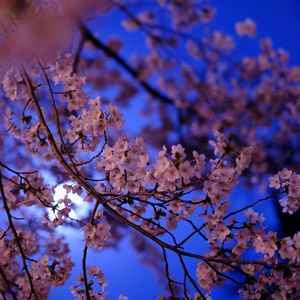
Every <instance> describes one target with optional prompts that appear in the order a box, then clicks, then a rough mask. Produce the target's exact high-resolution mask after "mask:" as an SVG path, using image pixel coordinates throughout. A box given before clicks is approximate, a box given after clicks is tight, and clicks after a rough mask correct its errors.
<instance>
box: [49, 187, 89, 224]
mask: <svg viewBox="0 0 300 300" xmlns="http://www.w3.org/2000/svg"><path fill="white" fill-rule="evenodd" d="M64 185H69V186H72V185H74V183H73V182H71V181H68V182H64V183H61V184H59V185H58V186H57V187H56V188H55V189H54V197H53V198H54V202H55V204H58V202H59V200H61V199H64V198H65V197H66V195H68V199H70V200H71V202H72V206H71V212H70V213H69V216H70V217H71V218H73V219H77V220H80V219H82V218H84V217H85V216H86V215H87V213H88V211H89V203H87V202H86V201H84V200H83V198H82V197H81V196H79V195H78V194H74V193H72V192H69V193H67V191H66V190H65V188H64ZM64 207H65V205H64V203H59V204H58V208H59V209H63V208H64ZM48 211H49V218H50V220H54V219H55V214H56V213H54V212H53V211H52V209H49V210H48Z"/></svg>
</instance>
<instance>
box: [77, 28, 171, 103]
mask: <svg viewBox="0 0 300 300" xmlns="http://www.w3.org/2000/svg"><path fill="white" fill-rule="evenodd" d="M80 30H81V33H82V35H83V36H84V37H85V39H86V40H88V41H90V42H91V43H92V44H93V45H94V46H95V47H96V48H98V49H100V50H102V51H103V52H104V53H105V54H106V55H107V56H108V57H110V58H112V59H113V60H114V61H115V62H117V63H118V64H119V65H120V66H121V67H122V68H123V69H125V70H126V71H127V72H128V73H129V74H130V75H131V76H132V77H133V78H135V79H136V80H137V82H138V83H139V84H140V86H141V87H143V88H144V89H145V90H146V91H147V92H148V93H149V94H150V95H151V96H153V97H155V98H157V99H159V100H161V101H162V102H163V103H166V104H173V103H174V101H173V100H172V99H171V98H169V97H168V96H166V95H164V94H162V93H161V92H160V91H158V90H157V89H156V88H155V87H153V86H152V85H151V84H150V83H148V82H147V81H146V80H142V79H140V78H139V73H138V71H136V70H135V69H134V68H133V67H132V66H130V65H129V64H128V63H127V62H126V61H125V59H123V58H122V57H121V56H120V55H119V54H118V53H117V52H115V51H114V50H112V49H111V48H109V47H108V46H107V45H105V44H104V43H103V42H102V41H101V40H100V39H97V38H96V37H95V36H94V35H93V34H92V33H91V32H90V31H89V30H88V28H86V27H85V26H84V24H82V23H81V24H80Z"/></svg>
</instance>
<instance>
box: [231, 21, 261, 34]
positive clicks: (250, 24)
mask: <svg viewBox="0 0 300 300" xmlns="http://www.w3.org/2000/svg"><path fill="white" fill-rule="evenodd" d="M235 30H236V32H237V34H238V35H240V36H248V37H253V36H255V35H256V24H255V22H254V21H253V20H251V19H249V18H247V19H245V20H244V21H241V22H237V23H236V25H235Z"/></svg>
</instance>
